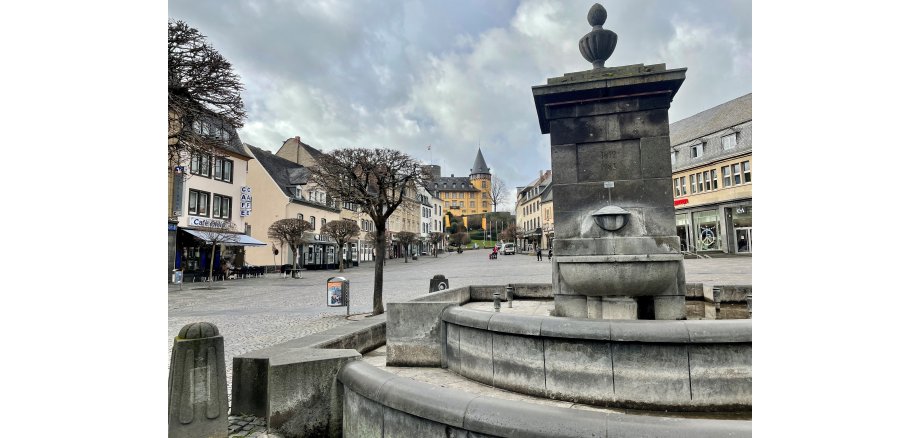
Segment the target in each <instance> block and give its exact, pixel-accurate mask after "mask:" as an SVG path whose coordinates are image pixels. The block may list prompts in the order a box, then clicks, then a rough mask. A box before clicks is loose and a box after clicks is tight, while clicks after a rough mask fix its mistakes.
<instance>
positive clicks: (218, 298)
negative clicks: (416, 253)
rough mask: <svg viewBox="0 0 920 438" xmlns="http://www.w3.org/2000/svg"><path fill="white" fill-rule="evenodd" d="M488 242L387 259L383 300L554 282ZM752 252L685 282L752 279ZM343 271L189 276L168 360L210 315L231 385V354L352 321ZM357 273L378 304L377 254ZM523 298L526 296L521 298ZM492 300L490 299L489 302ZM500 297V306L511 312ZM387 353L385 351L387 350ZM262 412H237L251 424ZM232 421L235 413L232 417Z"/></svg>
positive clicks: (171, 304) (368, 305)
mask: <svg viewBox="0 0 920 438" xmlns="http://www.w3.org/2000/svg"><path fill="white" fill-rule="evenodd" d="M486 255H487V254H486V250H469V251H464V253H463V254H459V255H458V254H455V253H453V254H449V255H446V254H441V255H439V256H438V257H437V258H434V257H427V256H423V257H420V258H419V259H418V260H415V261H413V260H410V261H409V263H402V260H396V259H392V260H387V264H386V266H385V267H384V284H383V301H384V303H386V302H388V301H393V300H405V299H409V298H414V297H417V296H421V295H425V294H426V293H427V292H428V286H429V281H430V280H431V277H432V276H434V275H435V274H443V275H445V276H446V277H447V278H449V279H450V284H451V286H452V287H462V286H469V285H487V284H507V283H551V282H552V273H551V270H550V268H551V264H550V263H545V262H537V261H536V258H535V257H532V256H527V255H522V254H517V255H508V256H499V259H498V260H489V259H488V257H487V256H486ZM751 260H752V259H751V257H731V258H714V259H689V260H684V266H685V271H686V280H687V282H692V283H703V284H704V285H706V286H708V287H711V286H712V285H713V284H717V285H718V284H751ZM336 275H339V273H338V272H337V271H335V270H329V271H307V272H305V273H304V276H303V278H302V279H291V278H285V279H282V278H280V276H279V275H277V274H266V275H265V276H264V277H258V278H247V279H240V280H229V281H221V282H216V283H215V286H217V287H221V288H222V289H213V290H208V289H199V288H200V287H202V286H203V284H201V283H194V284H191V283H187V284H185V285H184V286H183V290H181V291H180V290H179V289H178V286H176V285H169V293H168V308H169V329H168V333H167V349H166V354H165V358H164V361H165V362H166V366H167V368H168V367H169V360H170V355H171V352H172V344H173V339H174V338H175V336H176V334H177V333H178V332H179V329H180V328H182V326H184V325H185V324H188V323H191V322H197V321H208V322H211V323H213V324H215V325H217V327H218V329H219V330H220V333H221V335H223V336H224V354H225V363H226V365H227V368H226V374H227V392H228V394H229V392H230V385H231V382H232V381H233V357H234V356H239V355H241V354H243V353H246V352H249V351H253V350H258V349H261V348H266V347H269V346H272V345H276V344H279V343H282V342H286V341H290V340H292V339H297V338H301V337H304V336H307V335H310V334H314V333H318V332H321V331H324V330H328V329H330V328H334V327H337V326H339V325H342V324H344V323H345V322H346V320H345V309H344V308H340V307H327V306H326V297H325V283H326V279H327V278H329V277H332V276H336ZM341 275H342V276H344V277H346V278H348V279H349V280H351V292H352V296H351V298H352V300H351V302H352V307H351V311H352V313H358V314H360V313H366V312H370V311H371V309H372V302H373V300H372V292H373V286H374V282H373V276H374V264H373V262H363V263H362V265H361V266H360V267H358V268H350V269H347V270H345V272H344V273H342V274H341ZM519 303H520V304H519ZM486 305H487V306H491V303H487V304H486ZM519 305H520V306H521V307H522V308H521V310H525V308H524V307H525V306H526V304H525V300H515V302H514V307H515V308H518V306H519ZM508 310H509V309H507V303H502V312H507V311H508ZM526 310H527V311H529V312H530V314H533V315H541V314H545V312H546V311H547V308H546V307H539V306H535V307H528V308H526ZM385 356H386V355H385V354H384V357H385ZM255 418H256V417H254V416H247V417H240V418H238V420H239V421H241V422H243V424H246V423H248V422H252V421H253V420H254V419H255ZM231 421H232V420H231Z"/></svg>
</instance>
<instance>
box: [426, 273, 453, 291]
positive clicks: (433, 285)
mask: <svg viewBox="0 0 920 438" xmlns="http://www.w3.org/2000/svg"><path fill="white" fill-rule="evenodd" d="M449 287H450V282H449V281H447V277H445V276H443V275H441V274H438V275H435V276H434V277H433V278H432V279H431V282H430V283H429V285H428V293H432V292H438V291H442V290H447V289H448V288H449Z"/></svg>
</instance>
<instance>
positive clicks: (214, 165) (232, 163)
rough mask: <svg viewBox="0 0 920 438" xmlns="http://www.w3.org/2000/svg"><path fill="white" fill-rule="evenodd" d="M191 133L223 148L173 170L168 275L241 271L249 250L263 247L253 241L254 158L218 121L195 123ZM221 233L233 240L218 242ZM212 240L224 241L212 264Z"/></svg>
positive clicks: (193, 156)
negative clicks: (223, 268) (250, 170)
mask: <svg viewBox="0 0 920 438" xmlns="http://www.w3.org/2000/svg"><path fill="white" fill-rule="evenodd" d="M193 129H196V130H197V131H198V133H199V134H200V135H203V136H210V137H212V138H214V139H217V140H219V145H220V146H217V147H215V148H213V152H212V153H193V154H190V155H189V156H188V157H186V158H185V159H183V161H182V162H181V163H180V165H178V166H174V168H173V171H172V172H171V175H170V178H169V184H170V197H169V209H170V222H171V223H170V233H172V232H175V235H174V236H175V237H174V239H170V271H172V269H180V270H182V271H184V272H186V275H187V276H191V275H192V274H193V273H195V272H198V273H199V274H203V273H204V272H206V271H210V268H211V267H214V268H215V272H218V271H219V270H220V269H221V266H222V265H223V264H225V263H231V264H233V265H234V266H242V265H243V264H245V263H247V262H248V260H246V251H245V248H246V247H258V246H264V245H265V244H264V242H262V241H260V240H258V239H253V238H251V237H250V236H249V234H250V229H251V224H250V223H249V221H248V218H249V216H250V214H251V213H252V211H253V208H252V204H251V198H250V196H251V191H250V187H249V186H248V185H247V184H248V182H247V177H248V165H249V161H250V160H251V159H252V156H251V155H250V154H249V152H248V151H246V149H245V147H244V146H243V144H242V142H240V138H239V136H238V135H237V133H236V130H235V129H233V128H232V127H230V126H228V125H225V124H223V123H221V121H220V119H218V118H216V117H213V118H203V119H202V120H199V121H196V122H195V123H194V125H193ZM173 224H174V225H173ZM173 227H175V230H173ZM220 229H227V233H226V234H233V235H234V237H233V238H232V239H226V238H223V237H217V234H222V233H223V232H218V231H217V230H220ZM208 239H210V240H211V242H215V241H218V240H223V242H221V243H220V244H219V245H217V247H216V251H215V254H214V256H213V258H212V256H211V249H212V248H211V244H210V243H208V242H207V240H208ZM228 240H229V241H228ZM250 251H252V249H250Z"/></svg>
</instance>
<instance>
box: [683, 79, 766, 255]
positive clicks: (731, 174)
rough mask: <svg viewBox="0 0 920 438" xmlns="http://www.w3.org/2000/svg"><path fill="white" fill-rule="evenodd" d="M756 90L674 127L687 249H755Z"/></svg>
mask: <svg viewBox="0 0 920 438" xmlns="http://www.w3.org/2000/svg"><path fill="white" fill-rule="evenodd" d="M752 102H753V100H752V94H747V95H745V96H741V97H739V98H737V99H734V100H730V101H728V102H726V103H723V104H721V105H718V106H716V107H713V108H710V109H708V110H706V111H703V112H701V113H699V114H696V115H693V116H690V117H688V118H686V119H683V120H679V121H677V122H674V123H672V124H671V126H670V135H671V167H672V173H673V175H672V177H673V190H674V213H675V219H676V221H677V235H678V237H680V246H681V250H682V251H689V252H704V253H705V252H722V253H732V254H736V253H740V254H744V253H748V254H749V253H752V252H753V241H752V239H753V229H754V227H753V219H752V218H753V215H752V208H751V204H752V199H753V185H752V177H751V172H752V166H753V159H752V150H753V149H752V146H751V120H752V119H751V109H752Z"/></svg>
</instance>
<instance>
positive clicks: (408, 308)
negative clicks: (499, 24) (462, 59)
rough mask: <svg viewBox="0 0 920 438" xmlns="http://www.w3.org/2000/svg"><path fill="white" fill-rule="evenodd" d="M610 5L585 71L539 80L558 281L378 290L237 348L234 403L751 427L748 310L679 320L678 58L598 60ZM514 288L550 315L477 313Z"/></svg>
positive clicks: (287, 409) (706, 428)
mask: <svg viewBox="0 0 920 438" xmlns="http://www.w3.org/2000/svg"><path fill="white" fill-rule="evenodd" d="M606 16H607V13H606V11H605V10H604V8H603V7H602V6H600V5H598V4H595V5H594V6H593V7H592V8H591V10H590V11H589V13H588V22H589V24H591V26H592V27H593V29H592V30H591V31H590V32H589V33H588V34H587V35H585V37H584V38H582V39H581V41H580V43H579V48H580V49H581V52H582V54H583V55H584V56H585V58H586V59H587V60H588V61H589V62H591V64H592V66H593V68H592V69H591V70H588V71H582V72H576V73H567V74H565V75H563V76H562V77H557V78H550V79H549V80H548V81H547V84H546V85H539V86H535V87H533V96H534V102H535V104H536V109H537V115H538V118H539V121H540V128H541V130H542V132H543V133H549V134H550V143H551V146H550V147H551V157H552V158H551V159H552V167H553V179H554V191H555V193H554V198H555V200H554V202H555V212H554V213H555V231H556V239H555V241H554V254H556V257H553V260H552V262H553V283H552V284H510V285H506V284H502V285H482V286H474V285H471V286H462V287H456V288H452V289H446V290H438V291H433V292H431V293H427V294H421V295H420V296H419V297H417V298H415V299H412V300H409V301H402V302H394V301H389V302H388V303H387V308H386V314H385V315H379V316H378V317H374V318H368V320H367V321H366V322H362V323H357V322H354V323H351V324H350V325H348V326H342V327H338V328H335V329H333V330H330V331H328V332H325V333H319V334H316V335H311V336H308V337H307V338H304V339H303V340H295V341H290V342H288V343H286V344H281V345H279V346H276V347H273V348H272V349H266V350H263V351H257V352H250V353H247V354H246V355H244V356H243V357H240V358H234V373H233V376H234V389H233V393H234V403H233V405H234V407H233V408H234V409H237V406H240V409H243V408H245V409H248V410H249V411H251V412H257V413H262V412H264V413H265V416H266V417H267V418H269V427H270V428H272V429H275V428H280V429H281V430H284V431H285V432H286V434H289V435H290V436H339V435H342V436H346V437H348V436H361V437H365V436H379V437H383V436H489V437H492V436H536V437H583V436H660V437H665V436H673V437H678V436H681V437H688V436H700V437H704V436H705V437H717V436H726V437H729V436H730V437H738V436H751V422H750V421H748V420H749V418H750V412H751V408H752V385H751V383H752V374H751V351H752V330H751V329H752V326H751V320H750V319H738V320H700V321H693V320H691V321H688V320H686V310H685V309H686V307H685V298H686V285H685V282H684V270H683V258H682V256H681V254H680V252H679V251H678V248H679V240H678V237H677V236H676V235H675V231H676V226H675V221H674V208H673V204H672V201H673V199H672V197H671V167H670V157H669V149H670V141H669V135H668V108H669V107H670V104H671V100H672V99H673V98H674V95H675V94H676V93H677V90H678V89H679V88H680V85H681V84H682V83H683V81H684V74H685V72H686V69H671V70H668V69H667V68H666V67H665V66H664V64H655V65H649V66H646V65H642V64H639V65H628V66H622V67H612V68H605V67H604V63H605V61H606V60H607V58H609V57H610V56H611V54H612V53H613V49H614V47H615V45H616V42H617V35H616V34H615V33H614V32H612V31H610V30H605V29H603V27H602V26H603V24H604V22H605V20H606ZM701 288H702V286H701V285H700V289H701ZM695 291H696V288H695V287H694V288H693V289H692V292H694V294H695ZM747 291H748V292H747V293H748V294H750V288H749V287H748V289H747ZM420 292H421V291H420ZM509 292H511V293H513V297H514V300H515V301H516V302H518V300H544V301H545V302H547V303H548V302H549V300H550V299H552V300H553V301H552V303H553V306H554V310H553V311H552V313H551V314H550V315H544V316H535V315H526V314H516V313H512V312H510V311H509V312H492V311H483V310H476V309H474V308H473V307H475V306H476V304H477V303H476V302H491V301H492V299H493V296H497V297H498V298H499V299H500V300H508V299H510V298H511V296H512V295H510V294H509ZM471 303H472V304H471ZM508 307H509V309H508V310H511V309H510V302H509V306H508ZM514 307H515V309H517V308H518V307H519V305H517V304H516V305H515V306H514ZM384 316H385V318H386V320H385V324H384V323H383V321H380V320H379V319H378V318H380V317H384ZM384 342H385V343H386V346H385V352H381V350H380V349H378V347H379V346H380V345H381V344H383V343H384ZM361 355H365V356H361ZM359 356H361V357H360V359H361V360H358V359H359ZM383 356H385V357H383ZM378 359H385V361H382V360H378ZM375 361H376V362H375ZM410 367H411V368H410ZM424 368H428V370H424ZM292 370H293V371H292ZM407 370H409V371H408V372H407ZM294 371H296V372H294ZM425 373H433V375H436V376H440V377H438V378H436V379H435V380H434V381H433V382H434V383H440V384H431V383H427V382H426V381H424V380H420V378H418V376H420V375H423V374H425ZM305 376H306V377H305ZM331 376H335V377H332V378H330V377H331ZM412 376H416V377H412ZM307 377H309V379H308V378H307ZM439 379H440V380H439ZM308 380H309V383H304V382H305V381H308ZM466 383H474V384H476V385H484V387H482V388H485V387H492V388H491V389H494V388H501V389H503V390H505V391H504V392H503V391H498V393H503V394H505V395H504V396H502V397H499V396H483V395H480V393H478V392H476V391H467V390H464V389H462V388H463V386H460V387H458V386H455V385H457V384H460V385H463V384H466ZM507 391H510V393H509V392H507ZM520 397H531V398H532V400H536V401H528V402H525V401H521V399H520ZM562 402H568V403H569V405H568V408H567V407H564V406H562V405H559V404H558V403H562ZM547 403H557V404H554V405H552V406H549V405H547ZM575 404H582V405H590V406H592V409H578V408H574V406H575ZM632 410H648V411H656V412H655V413H654V415H634V414H633V411H632ZM675 412H693V414H689V415H683V416H681V415H675ZM738 414H740V415H741V416H740V417H739V416H738ZM732 415H734V416H732ZM745 415H746V416H745ZM727 418H735V419H727ZM738 418H740V419H738Z"/></svg>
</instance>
